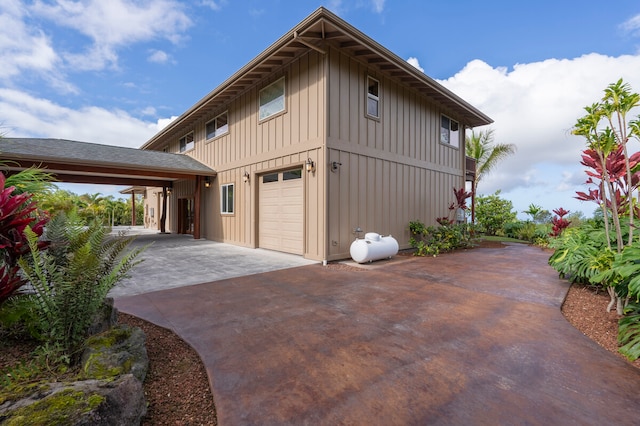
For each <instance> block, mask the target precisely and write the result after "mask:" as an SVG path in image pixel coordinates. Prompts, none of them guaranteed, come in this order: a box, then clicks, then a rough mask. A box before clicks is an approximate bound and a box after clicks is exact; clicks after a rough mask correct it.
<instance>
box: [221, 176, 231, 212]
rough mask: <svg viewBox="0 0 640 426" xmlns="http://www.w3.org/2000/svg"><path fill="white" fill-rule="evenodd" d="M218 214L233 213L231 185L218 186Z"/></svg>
mask: <svg viewBox="0 0 640 426" xmlns="http://www.w3.org/2000/svg"><path fill="white" fill-rule="evenodd" d="M220 213H222V214H231V213H233V184H232V183H227V184H224V185H221V186H220Z"/></svg>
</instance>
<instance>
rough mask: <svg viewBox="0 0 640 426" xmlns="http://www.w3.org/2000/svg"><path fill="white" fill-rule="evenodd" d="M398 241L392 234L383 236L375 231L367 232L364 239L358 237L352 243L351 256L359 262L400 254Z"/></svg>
mask: <svg viewBox="0 0 640 426" xmlns="http://www.w3.org/2000/svg"><path fill="white" fill-rule="evenodd" d="M398 248H399V247H398V241H396V239H395V238H393V237H392V236H391V235H389V236H388V237H382V236H381V235H380V234H376V233H375V232H367V233H366V234H365V236H364V238H363V239H361V238H356V240H355V241H354V242H352V243H351V248H350V249H349V252H350V253H351V258H352V259H353V260H355V261H356V262H358V263H365V262H373V261H374V260H380V259H385V258H388V257H392V256H395V255H396V254H398Z"/></svg>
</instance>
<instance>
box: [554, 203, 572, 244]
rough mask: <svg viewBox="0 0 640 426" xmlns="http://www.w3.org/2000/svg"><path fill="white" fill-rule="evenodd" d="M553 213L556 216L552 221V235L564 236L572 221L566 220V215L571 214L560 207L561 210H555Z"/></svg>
mask: <svg viewBox="0 0 640 426" xmlns="http://www.w3.org/2000/svg"><path fill="white" fill-rule="evenodd" d="M553 212H554V213H555V214H556V216H554V217H553V219H551V224H552V225H553V228H552V230H551V234H550V235H551V236H552V237H557V236H559V235H560V234H562V231H564V230H565V229H566V228H568V227H569V225H571V221H569V220H567V219H565V218H564V217H565V216H566V215H568V214H569V210H565V209H563V208H562V207H560V208H559V209H555V210H554V211H553Z"/></svg>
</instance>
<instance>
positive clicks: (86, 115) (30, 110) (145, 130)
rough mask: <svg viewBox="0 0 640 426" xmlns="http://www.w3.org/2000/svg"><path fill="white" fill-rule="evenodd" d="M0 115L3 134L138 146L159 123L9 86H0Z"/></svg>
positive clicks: (154, 130) (155, 129) (152, 133)
mask: <svg viewBox="0 0 640 426" xmlns="http://www.w3.org/2000/svg"><path fill="white" fill-rule="evenodd" d="M0 117H2V120H3V122H2V124H3V126H4V127H5V129H3V130H5V131H6V134H5V136H7V137H46V138H59V139H71V140H77V141H82V142H93V143H101V144H106V145H117V146H127V147H131V148H138V147H139V146H141V145H142V144H143V143H145V142H146V141H147V140H148V139H149V138H150V137H151V136H153V135H154V134H155V133H156V132H157V131H158V130H159V124H157V123H153V122H146V121H142V120H139V119H137V118H134V117H132V116H131V115H129V114H128V113H126V112H124V111H121V110H107V109H104V108H99V107H95V106H91V107H85V108H81V109H78V110H74V109H70V108H66V107H64V106H61V105H58V104H55V103H54V102H51V101H50V100H47V99H41V98H36V97H33V96H31V95H29V94H26V93H23V92H19V91H17V90H12V89H2V88H0Z"/></svg>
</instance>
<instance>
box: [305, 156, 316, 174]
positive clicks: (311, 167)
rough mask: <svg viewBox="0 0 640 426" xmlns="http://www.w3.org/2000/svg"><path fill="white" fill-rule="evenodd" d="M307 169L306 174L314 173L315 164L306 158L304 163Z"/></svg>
mask: <svg viewBox="0 0 640 426" xmlns="http://www.w3.org/2000/svg"><path fill="white" fill-rule="evenodd" d="M304 164H305V166H306V167H307V172H315V171H316V163H314V162H313V160H312V159H311V158H307V162H306V163H304Z"/></svg>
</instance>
